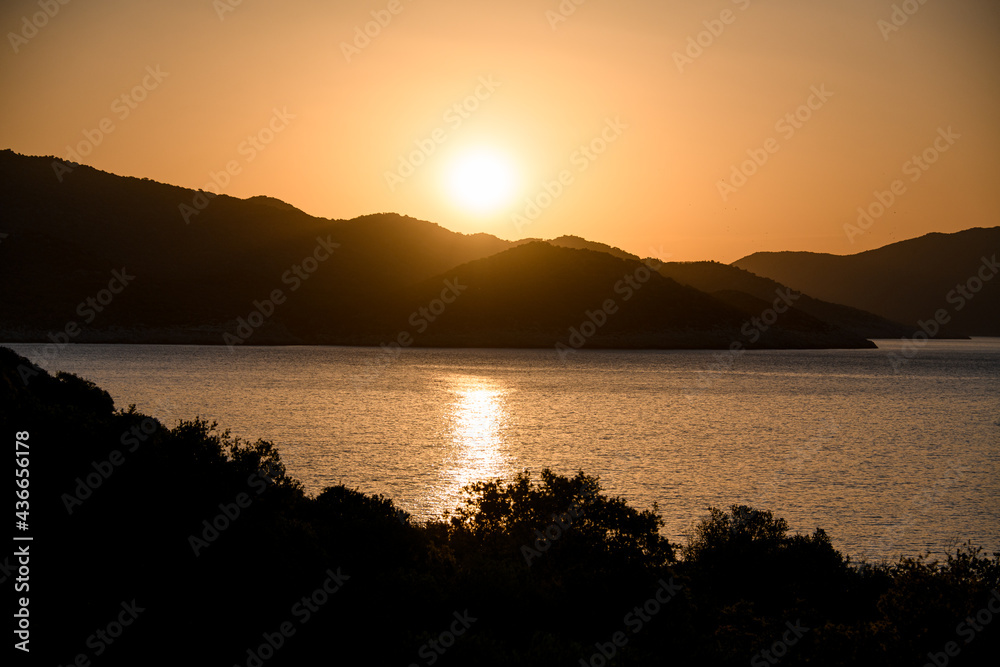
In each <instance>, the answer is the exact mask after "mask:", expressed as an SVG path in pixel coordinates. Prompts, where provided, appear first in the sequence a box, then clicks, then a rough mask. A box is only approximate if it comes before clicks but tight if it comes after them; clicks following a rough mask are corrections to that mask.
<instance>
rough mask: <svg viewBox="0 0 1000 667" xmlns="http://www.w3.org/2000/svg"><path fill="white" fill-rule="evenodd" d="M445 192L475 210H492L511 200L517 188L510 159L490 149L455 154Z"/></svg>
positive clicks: (469, 208)
mask: <svg viewBox="0 0 1000 667" xmlns="http://www.w3.org/2000/svg"><path fill="white" fill-rule="evenodd" d="M447 188H448V193H449V195H450V196H451V197H452V199H453V200H454V201H455V203H456V204H458V205H459V206H461V207H462V208H464V209H467V210H470V211H474V212H476V213H495V212H497V211H499V210H500V209H502V208H504V207H505V206H506V205H507V204H509V203H510V201H511V199H512V198H513V196H514V194H515V190H516V189H517V173H516V169H515V168H514V164H513V162H512V161H511V160H510V158H508V157H507V156H506V155H504V154H503V153H502V152H500V151H497V150H494V149H492V148H474V149H469V150H466V151H463V152H462V153H460V154H458V155H457V156H456V157H455V158H454V159H453V160H452V161H451V164H450V165H449V167H448V171H447Z"/></svg>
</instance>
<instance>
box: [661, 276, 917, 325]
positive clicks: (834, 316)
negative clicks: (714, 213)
mask: <svg viewBox="0 0 1000 667" xmlns="http://www.w3.org/2000/svg"><path fill="white" fill-rule="evenodd" d="M660 273H661V274H662V275H664V276H666V277H668V278H673V279H674V280H676V281H677V282H679V283H681V284H684V285H690V286H691V287H694V288H696V289H700V290H702V291H703V292H708V293H709V294H712V295H714V296H716V297H717V298H720V299H722V300H723V301H726V302H727V303H729V304H731V305H734V306H735V305H738V304H742V307H743V308H744V309H747V310H748V311H749V312H754V313H759V312H760V309H759V308H758V305H759V304H758V301H759V300H764V301H768V300H771V299H773V298H774V295H775V294H777V293H779V292H781V291H782V290H784V289H785V288H786V286H785V285H782V284H781V283H779V282H777V281H775V280H771V279H770V278H762V277H760V276H758V275H754V274H753V273H750V272H749V271H746V270H744V269H740V268H738V267H736V266H731V265H729V264H720V263H719V262H667V263H664V264H663V265H662V266H661V267H660ZM794 292H795V294H796V299H795V301H794V305H793V306H792V308H793V310H792V312H791V314H790V315H789V317H793V316H795V315H796V314H799V313H801V314H805V315H808V316H810V318H811V319H813V320H818V321H822V322H828V323H830V324H831V325H834V327H835V328H836V329H844V330H847V331H850V332H852V333H853V334H855V335H857V336H861V337H862V338H895V337H899V336H906V335H908V334H911V333H912V332H913V331H912V327H907V326H904V325H901V324H899V323H898V322H893V321H891V320H888V319H886V318H883V317H879V316H878V315H873V314H871V313H869V312H866V311H863V310H860V309H858V308H851V307H849V306H842V305H839V304H835V303H829V302H827V301H821V300H820V299H815V298H813V297H811V296H809V295H808V294H803V293H801V292H799V291H797V290H794ZM741 293H742V294H745V295H748V296H751V297H755V300H754V299H743V298H741V297H739V296H738V295H739V294H741ZM788 324H789V322H788V320H787V319H786V318H783V319H782V325H783V326H787V325H788Z"/></svg>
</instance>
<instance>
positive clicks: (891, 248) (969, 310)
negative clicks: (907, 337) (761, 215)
mask: <svg viewBox="0 0 1000 667" xmlns="http://www.w3.org/2000/svg"><path fill="white" fill-rule="evenodd" d="M996 259H1000V227H990V228H980V227H976V228H973V229H967V230H965V231H961V232H955V233H953V234H942V233H932V234H927V235H925V236H921V237H919V238H915V239H909V240H906V241H900V242H898V243H893V244H891V245H888V246H885V247H882V248H878V249H875V250H868V251H865V252H862V253H858V254H855V255H829V254H821V253H810V252H759V253H754V254H752V255H749V256H747V257H744V258H743V259H740V260H738V261H736V262H734V263H733V266H736V267H738V268H741V269H745V270H747V271H751V272H753V273H755V274H757V275H758V276H765V277H767V278H771V279H773V280H776V281H778V282H780V283H783V284H785V285H789V286H791V287H793V288H795V289H797V290H801V291H803V292H806V293H808V294H810V295H812V296H813V297H816V298H819V299H823V300H825V301H831V302H833V303H839V304H843V305H846V306H851V307H853V308H860V309H862V310H866V311H868V312H871V313H874V314H876V315H879V316H881V317H884V318H887V319H890V320H895V321H897V322H900V323H902V324H905V325H907V326H910V327H914V326H916V325H917V323H918V321H924V322H926V321H928V320H929V319H933V318H934V317H935V314H936V313H938V311H944V313H945V314H946V315H947V317H948V318H949V321H948V322H947V323H946V324H945V325H943V326H942V327H941V333H940V334H939V335H951V336H964V335H972V336H1000V277H998V276H997V272H998V271H1000V269H998V268H997V267H996V265H995V261H996ZM977 288H978V291H976V290H977ZM963 292H964V293H963Z"/></svg>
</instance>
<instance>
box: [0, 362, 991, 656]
mask: <svg viewBox="0 0 1000 667" xmlns="http://www.w3.org/2000/svg"><path fill="white" fill-rule="evenodd" d="M26 369H27V371H30V372H26ZM34 371H35V369H32V368H31V367H30V365H29V363H28V362H27V360H25V359H23V358H20V357H18V356H17V355H16V354H14V353H13V352H11V351H10V350H7V349H5V348H0V399H2V400H0V422H2V423H3V425H4V429H5V431H4V432H5V434H6V435H7V437H8V438H10V437H11V435H12V434H13V433H15V432H23V431H28V432H29V433H30V439H29V442H30V446H31V449H30V451H31V457H32V459H31V467H30V472H31V477H30V479H31V487H30V488H31V503H32V504H31V524H32V529H31V533H32V535H34V536H35V541H34V542H33V543H32V546H31V549H32V552H31V553H32V561H31V577H32V579H31V590H30V594H31V610H32V611H31V613H32V616H31V620H32V631H33V632H32V642H31V649H32V654H33V655H32V657H33V658H40V657H43V658H45V659H46V660H47V662H48V663H49V664H60V665H69V664H73V663H74V661H77V663H76V664H84V663H83V662H80V661H79V658H78V656H80V655H83V656H84V658H85V659H86V660H87V661H90V663H89V664H94V665H107V664H129V665H138V664H142V665H149V664H178V663H180V662H182V661H186V662H192V663H193V664H198V665H209V664H216V665H244V666H247V667H254V666H258V667H259V666H260V665H268V666H270V665H278V664H288V665H317V664H324V665H325V664H351V665H354V664H357V665H414V664H415V665H505V666H506V665H594V666H598V665H604V664H609V665H663V664H685V665H730V664H732V665H746V664H748V663H749V664H751V665H769V664H782V665H800V664H809V665H914V666H919V665H924V664H932V665H934V664H937V665H943V664H968V665H975V664H992V663H991V660H992V659H990V658H989V656H990V655H993V656H994V659H995V656H996V655H997V645H998V641H997V638H998V636H1000V631H998V628H1000V619H994V617H995V616H997V613H995V612H994V611H990V604H992V605H993V609H994V610H996V611H1000V595H998V594H997V593H996V590H997V588H998V586H1000V554H993V555H992V557H988V556H986V555H984V554H983V553H981V551H979V550H977V549H975V548H972V547H965V548H962V549H959V550H957V551H956V552H955V553H954V554H952V555H951V556H949V557H948V558H947V559H946V560H945V561H943V562H936V561H932V560H929V559H928V558H903V559H901V560H899V561H898V562H896V563H882V564H874V565H872V564H864V563H862V564H856V563H852V562H851V561H850V560H849V559H847V558H845V557H843V556H842V555H841V554H840V553H839V552H838V551H836V550H835V549H834V548H833V547H832V545H831V543H830V540H829V538H828V537H827V535H826V534H825V533H824V532H823V531H822V530H817V531H816V532H814V533H813V534H812V535H790V534H789V533H788V529H787V525H786V523H785V522H784V520H782V519H780V518H776V517H774V516H773V515H772V514H771V513H770V512H768V511H765V510H760V509H754V508H751V507H746V506H732V507H730V508H728V509H726V510H721V509H712V510H711V512H710V515H709V516H708V517H707V518H706V520H705V521H703V522H702V523H701V524H700V525H699V526H698V528H697V530H696V533H695V534H694V535H693V536H692V537H691V538H690V540H689V541H688V543H686V544H683V545H680V544H672V543H670V542H668V541H667V540H666V539H665V538H663V537H662V536H661V534H660V528H661V526H662V520H661V519H660V518H659V516H658V515H657V513H656V512H655V508H654V510H653V511H649V510H647V511H638V510H636V509H634V508H632V507H629V506H628V505H627V504H626V503H625V502H624V501H623V500H621V499H619V498H612V497H608V496H607V495H606V494H604V493H602V492H601V488H600V481H599V480H598V479H597V478H595V477H590V476H588V475H586V474H584V473H583V472H580V473H578V474H577V475H575V476H573V477H564V476H560V475H556V474H553V473H551V472H550V471H543V472H542V473H541V477H540V478H533V477H531V476H529V475H528V474H522V475H520V476H518V477H517V478H515V479H513V480H510V481H507V482H502V481H487V482H481V483H478V484H475V485H473V486H471V487H469V488H468V489H467V498H466V501H465V503H464V504H463V506H462V507H460V508H457V509H456V511H455V512H454V514H453V515H451V516H450V517H449V518H448V520H447V521H442V522H436V523H429V524H416V523H414V522H411V521H410V518H409V517H408V516H407V515H406V514H405V513H404V512H401V511H400V510H399V509H398V508H397V507H396V506H395V505H394V504H393V502H392V501H391V500H390V499H387V498H384V497H382V496H371V495H366V494H363V493H360V492H358V491H355V490H351V489H348V488H345V487H343V486H338V487H330V488H327V489H325V490H324V491H323V492H322V493H321V494H319V496H317V497H315V498H312V497H309V496H307V495H306V494H305V493H304V492H303V488H302V485H301V484H300V483H299V482H297V481H296V480H294V479H292V478H290V477H289V476H288V475H287V474H286V471H285V469H284V466H283V465H282V463H281V461H280V458H279V456H278V452H277V450H276V449H275V447H274V446H273V445H272V444H271V443H268V442H263V441H258V442H256V443H247V442H243V441H239V440H237V439H233V438H231V437H229V435H228V434H227V433H220V432H218V431H217V430H216V429H215V427H214V426H213V425H211V424H208V423H206V422H204V421H198V420H195V421H188V422H182V423H180V424H178V425H177V426H175V427H174V428H171V429H168V428H166V426H165V425H162V424H160V423H158V422H157V421H156V420H154V419H151V418H149V417H147V416H145V415H142V414H140V413H138V412H136V411H135V410H134V408H129V409H127V410H118V411H116V410H115V409H114V405H113V402H112V400H111V399H110V397H109V396H108V394H107V393H106V392H104V391H102V390H101V389H100V388H98V387H96V386H94V385H93V384H91V383H89V382H86V381H84V380H81V379H80V378H77V377H75V376H72V375H66V374H59V375H57V376H55V377H51V376H49V375H48V374H46V373H44V372H38V373H37V374H33V373H34ZM24 380H27V384H25V382H24ZM116 452H117V453H116ZM4 576H5V577H6V576H7V574H6V572H5V573H4ZM5 585H10V582H9V581H7V582H5ZM126 608H129V609H130V610H131V611H130V612H129V613H130V614H132V616H131V617H130V616H128V614H126V612H124V611H123V609H126ZM983 610H986V613H985V614H984V613H983ZM123 614H126V615H125V617H123V616H122V615H123ZM977 614H978V617H977ZM987 614H988V615H989V621H987V620H986V619H987ZM970 617H971V618H970ZM126 618H127V620H128V621H129V623H128V624H126V625H125V626H124V627H120V626H116V620H122V621H124V620H125V619H126ZM984 621H985V622H984ZM990 621H992V622H990ZM949 651H951V653H952V655H949V654H948V652H949ZM935 661H936V662H935Z"/></svg>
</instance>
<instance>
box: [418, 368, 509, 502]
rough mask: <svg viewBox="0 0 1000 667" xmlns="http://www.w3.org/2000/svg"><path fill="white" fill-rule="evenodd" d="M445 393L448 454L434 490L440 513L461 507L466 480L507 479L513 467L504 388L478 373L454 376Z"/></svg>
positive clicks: (447, 382)
mask: <svg viewBox="0 0 1000 667" xmlns="http://www.w3.org/2000/svg"><path fill="white" fill-rule="evenodd" d="M446 391H447V392H448V393H449V394H450V398H451V400H450V402H449V403H448V404H447V406H446V408H445V414H444V416H445V420H446V430H445V433H446V436H445V438H446V442H445V443H444V445H445V447H446V448H447V452H446V453H445V455H444V460H443V461H442V467H441V483H440V485H439V487H438V489H436V490H435V492H434V495H435V496H436V498H435V499H434V500H435V503H434V504H435V505H437V506H438V508H439V510H441V511H443V510H450V509H454V508H455V507H456V506H457V505H458V503H459V501H460V498H461V489H462V487H464V486H466V485H467V484H472V483H473V482H478V481H481V480H488V479H493V478H495V477H506V476H508V475H509V473H510V472H511V470H512V461H511V458H510V456H509V453H508V448H507V442H506V433H507V422H508V419H509V416H508V413H507V394H508V390H507V388H506V386H505V385H504V384H503V383H500V382H496V381H494V380H488V379H485V378H480V377H469V376H451V377H448V378H447V379H446Z"/></svg>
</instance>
